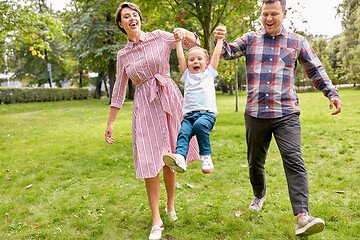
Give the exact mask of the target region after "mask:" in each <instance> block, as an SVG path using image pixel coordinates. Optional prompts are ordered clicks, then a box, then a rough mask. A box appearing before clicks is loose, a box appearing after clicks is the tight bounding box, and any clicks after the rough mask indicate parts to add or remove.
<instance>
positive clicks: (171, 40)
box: [158, 30, 200, 49]
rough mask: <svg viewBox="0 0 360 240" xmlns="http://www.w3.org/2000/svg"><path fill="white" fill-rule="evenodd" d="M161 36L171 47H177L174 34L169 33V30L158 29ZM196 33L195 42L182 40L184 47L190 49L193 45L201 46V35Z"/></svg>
mask: <svg viewBox="0 0 360 240" xmlns="http://www.w3.org/2000/svg"><path fill="white" fill-rule="evenodd" d="M158 32H159V34H160V36H161V37H162V38H163V39H164V40H165V41H167V42H168V44H169V45H170V47H171V49H175V48H176V40H175V38H174V34H172V33H169V32H165V31H161V30H158ZM194 35H195V38H196V40H195V43H189V42H188V41H187V40H185V39H184V40H183V42H182V45H183V48H184V49H190V48H192V47H196V46H200V39H199V36H198V35H197V34H196V33H194Z"/></svg>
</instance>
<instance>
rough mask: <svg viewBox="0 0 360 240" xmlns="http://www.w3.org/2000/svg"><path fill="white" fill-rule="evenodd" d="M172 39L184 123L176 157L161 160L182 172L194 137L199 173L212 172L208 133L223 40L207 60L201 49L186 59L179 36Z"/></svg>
mask: <svg viewBox="0 0 360 240" xmlns="http://www.w3.org/2000/svg"><path fill="white" fill-rule="evenodd" d="M174 37H175V40H176V53H177V57H178V60H179V65H180V70H181V73H183V76H182V77H181V80H182V81H183V82H184V83H185V90H184V92H185V93H184V105H183V109H182V112H183V116H184V120H183V121H182V123H181V128H180V131H179V134H178V137H177V142H176V150H175V154H172V153H166V154H165V155H164V156H163V161H164V163H165V165H167V166H169V167H170V168H172V169H174V170H175V171H176V172H179V173H183V172H185V171H186V162H185V159H186V155H187V153H188V150H189V142H190V139H191V138H192V137H193V136H194V135H196V138H197V141H198V144H199V150H200V159H201V162H202V167H201V170H202V172H203V173H205V174H208V173H212V172H213V171H214V165H213V163H212V161H211V146H210V134H209V132H210V131H211V130H212V129H213V127H214V125H215V121H216V116H217V108H216V98H215V87H214V78H215V77H216V76H217V75H218V73H217V71H216V68H217V66H218V63H219V60H220V55H221V51H222V45H223V39H218V41H217V45H216V47H215V50H214V54H213V56H212V58H211V61H209V54H208V52H207V51H206V50H205V49H203V48H200V47H193V48H191V49H190V50H189V51H188V53H187V56H186V59H185V56H184V52H183V48H182V45H181V40H182V39H181V33H179V32H177V31H175V32H174Z"/></svg>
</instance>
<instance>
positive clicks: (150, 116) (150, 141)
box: [105, 3, 199, 239]
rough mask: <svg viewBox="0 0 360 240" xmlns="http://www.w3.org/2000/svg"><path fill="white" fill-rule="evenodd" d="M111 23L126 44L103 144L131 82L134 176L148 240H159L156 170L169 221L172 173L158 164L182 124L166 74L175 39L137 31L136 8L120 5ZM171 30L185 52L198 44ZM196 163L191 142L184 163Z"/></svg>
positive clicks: (139, 16) (178, 104)
mask: <svg viewBox="0 0 360 240" xmlns="http://www.w3.org/2000/svg"><path fill="white" fill-rule="evenodd" d="M115 20H116V24H117V26H118V27H119V28H120V30H121V31H122V32H123V33H125V34H127V36H128V42H127V45H126V46H125V47H124V48H123V49H121V50H120V51H119V52H118V54H117V77H116V82H115V85H114V90H113V96H112V99H111V108H110V113H109V119H108V124H107V128H106V133H105V140H106V141H107V142H108V143H109V144H112V143H113V142H114V139H113V137H112V132H113V122H114V121H115V118H116V116H117V114H118V112H119V109H120V108H121V107H122V104H123V102H124V99H125V94H126V87H127V80H128V78H130V79H131V80H132V83H133V84H134V85H135V86H136V90H135V95H134V103H133V122H132V131H133V134H132V136H133V155H134V165H135V172H136V178H145V186H146V191H147V194H148V199H149V202H150V207H151V212H152V219H153V223H152V225H153V226H152V229H151V233H150V236H149V239H160V238H161V232H162V231H163V228H162V225H163V222H162V220H161V217H160V213H159V198H160V179H159V172H160V170H161V169H163V174H164V182H165V187H166V191H167V203H166V208H165V211H166V212H167V214H168V215H169V216H170V219H172V220H174V221H175V220H177V217H176V213H175V209H174V193H175V179H176V172H174V171H173V170H172V169H170V168H169V167H167V166H165V164H164V163H163V161H162V156H163V155H164V154H165V153H167V152H174V151H175V147H176V137H177V134H178V131H179V129H180V124H181V120H182V116H181V108H182V102H183V98H182V95H181V92H180V90H179V89H178V87H177V86H176V84H175V83H174V81H173V80H172V79H171V77H170V74H169V72H170V66H169V57H170V51H171V49H173V48H175V47H176V41H175V39H174V36H173V34H170V33H167V32H164V31H160V30H156V31H154V32H150V33H144V32H142V31H141V22H142V14H141V11H140V9H139V8H138V7H137V6H136V5H135V4H132V3H123V4H121V5H120V7H119V9H118V10H117V12H116V16H115ZM174 31H176V32H179V34H180V35H181V36H182V38H183V39H184V41H183V42H184V43H183V44H184V46H186V47H187V48H189V47H192V46H195V45H199V39H198V37H197V36H196V35H195V34H193V33H191V32H189V31H187V30H185V29H175V30H174ZM198 159H199V155H198V151H197V147H196V142H194V141H193V142H192V147H191V151H189V154H188V160H189V161H194V160H198Z"/></svg>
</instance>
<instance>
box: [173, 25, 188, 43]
mask: <svg viewBox="0 0 360 240" xmlns="http://www.w3.org/2000/svg"><path fill="white" fill-rule="evenodd" d="M173 34H174V38H175V41H177V42H180V41H182V40H184V38H185V34H184V32H183V31H181V30H180V29H179V28H175V29H174V31H173Z"/></svg>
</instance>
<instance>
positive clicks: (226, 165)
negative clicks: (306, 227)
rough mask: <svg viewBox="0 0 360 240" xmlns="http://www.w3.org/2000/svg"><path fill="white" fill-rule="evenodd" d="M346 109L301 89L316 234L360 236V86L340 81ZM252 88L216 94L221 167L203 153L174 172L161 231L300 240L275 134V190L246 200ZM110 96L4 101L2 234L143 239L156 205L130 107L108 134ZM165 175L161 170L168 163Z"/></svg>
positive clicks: (270, 178)
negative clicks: (210, 168) (109, 136)
mask: <svg viewBox="0 0 360 240" xmlns="http://www.w3.org/2000/svg"><path fill="white" fill-rule="evenodd" d="M340 95H341V99H342V101H343V104H344V106H343V111H342V113H341V114H339V115H337V116H332V115H331V112H332V110H329V101H328V100H327V99H326V98H325V97H324V96H323V95H322V93H320V92H305V93H299V97H300V109H301V115H300V119H301V124H302V146H303V147H302V150H303V157H304V160H305V164H306V167H307V170H308V175H309V185H310V210H311V214H312V215H313V216H316V217H321V218H322V219H324V220H325V222H326V228H325V230H324V232H322V233H320V234H316V235H313V236H310V237H308V239H326V240H328V239H358V237H359V229H360V200H359V196H360V162H359V160H360V150H359V146H360V107H359V106H360V90H355V89H353V88H352V89H341V90H340ZM245 100H246V97H245V95H244V92H241V93H240V96H239V111H238V112H235V97H234V96H229V95H221V94H219V95H218V96H217V104H218V109H219V115H218V118H217V122H216V126H215V130H214V131H212V132H211V143H212V150H213V160H214V164H215V171H214V172H213V173H212V174H209V175H204V174H202V172H201V163H200V162H199V161H196V162H193V163H190V164H189V167H188V170H187V172H186V173H184V174H179V175H178V177H177V189H176V196H175V208H176V211H177V213H178V217H179V220H178V221H177V222H175V223H174V222H171V221H170V220H169V219H168V218H167V217H166V216H165V213H164V211H163V209H164V208H165V201H166V198H165V190H164V184H163V182H162V183H161V186H162V192H161V201H160V207H161V215H162V217H163V220H164V227H165V230H164V232H163V236H164V239H182V240H183V239H185V240H188V239H208V240H212V239H296V237H295V233H294V231H295V217H294V216H293V214H292V210H291V205H290V201H289V198H288V192H287V187H286V179H285V176H284V171H283V168H282V162H281V158H280V155H279V152H278V150H277V147H276V144H275V142H274V141H273V142H272V144H271V146H270V150H269V154H268V157H267V164H266V175H267V195H266V196H267V200H266V202H265V204H264V209H263V211H261V212H251V211H249V210H248V205H249V203H250V201H251V199H252V190H251V186H250V183H249V179H248V169H247V160H246V142H245V128H244V117H243V114H244V113H243V111H244V104H245ZM108 102H109V99H101V100H94V99H89V100H81V101H62V102H50V103H28V104H14V105H4V104H3V105H0V143H1V144H0V159H1V161H0V176H1V178H0V191H1V195H0V221H1V224H0V239H11V240H12V239H135V240H137V239H147V237H148V234H149V231H150V228H151V212H150V208H149V204H148V200H147V195H146V191H145V185H144V181H143V180H139V179H136V178H135V173H134V168H133V163H132V161H133V160H132V145H131V109H132V102H131V101H126V102H125V104H124V107H123V109H122V110H121V111H120V112H119V115H118V118H117V120H116V122H115V124H114V137H115V140H116V143H115V144H114V145H107V144H106V143H105V141H104V132H105V128H106V122H107V117H108V113H109V105H108ZM160 175H161V176H162V173H160Z"/></svg>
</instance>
